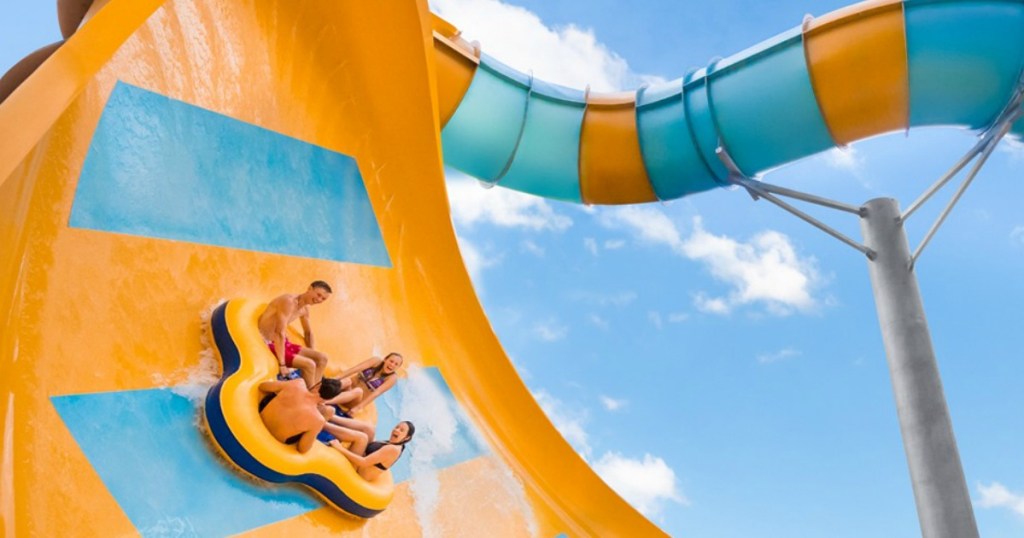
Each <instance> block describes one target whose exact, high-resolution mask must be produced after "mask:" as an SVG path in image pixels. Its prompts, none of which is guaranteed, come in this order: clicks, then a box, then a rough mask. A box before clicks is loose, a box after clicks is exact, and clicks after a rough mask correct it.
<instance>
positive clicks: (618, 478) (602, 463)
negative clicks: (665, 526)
mask: <svg viewBox="0 0 1024 538" xmlns="http://www.w3.org/2000/svg"><path fill="white" fill-rule="evenodd" d="M533 397H534V398H535V399H536V400H537V403H538V404H539V405H540V407H541V409H543V410H544V413H545V414H546V415H547V416H548V419H550V420H551V423H552V424H553V425H554V426H555V429H557V430H558V432H559V433H561V434H562V437H564V438H565V440H566V441H568V442H569V444H570V445H571V446H572V447H573V448H574V449H575V450H576V451H577V452H578V453H579V454H580V456H582V457H583V459H584V460H586V461H587V463H588V464H589V465H590V466H591V468H593V469H594V472H596V473H597V474H598V475H599V476H600V477H601V478H602V479H603V480H604V481H605V483H607V484H608V485H609V486H610V487H611V488H612V489H614V490H615V491H616V492H618V494H619V495H622V497H623V498H624V499H626V501H627V502H629V503H630V504H632V505H633V506H634V507H635V508H636V509H637V510H639V511H640V512H641V513H643V514H644V515H646V516H647V517H654V516H657V515H658V514H659V513H660V511H661V510H662V508H663V507H664V505H665V504H666V503H667V502H672V503H676V504H679V505H683V506H688V505H689V504H690V502H689V500H687V499H686V497H684V496H683V494H682V492H681V491H680V490H679V486H678V484H677V480H676V473H675V471H674V470H672V468H671V467H669V466H668V464H667V463H665V460H663V459H661V458H659V457H657V456H653V455H651V454H644V456H643V459H633V458H629V457H626V456H623V455H621V454H618V453H616V452H605V453H604V454H603V455H602V456H601V457H600V458H599V459H598V460H597V461H593V462H591V461H590V456H591V453H592V448H591V446H590V438H589V435H588V434H587V430H586V428H585V425H586V423H587V420H588V418H589V414H588V413H587V410H586V409H582V408H579V407H571V406H568V405H566V404H565V403H563V402H562V401H561V400H559V399H558V398H555V397H554V396H552V395H551V394H549V393H548V392H547V391H544V390H538V391H536V392H534V393H533ZM601 402H602V404H603V405H604V406H605V408H607V409H609V410H612V411H614V410H616V409H620V408H621V407H622V406H624V405H626V404H627V402H626V401H625V400H616V399H614V398H610V397H608V396H601Z"/></svg>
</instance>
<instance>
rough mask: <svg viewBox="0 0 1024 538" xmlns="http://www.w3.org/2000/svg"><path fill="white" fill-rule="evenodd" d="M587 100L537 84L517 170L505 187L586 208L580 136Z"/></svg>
mask: <svg viewBox="0 0 1024 538" xmlns="http://www.w3.org/2000/svg"><path fill="white" fill-rule="evenodd" d="M586 105H587V102H586V95H585V94H584V93H583V92H581V91H578V90H574V89H571V88H565V87H563V86H557V85H555V84H549V83H546V82H541V81H538V80H535V81H534V82H533V88H532V90H531V92H530V102H529V106H528V107H527V112H526V124H525V127H524V129H523V136H522V138H521V139H520V141H519V147H518V148H517V150H516V154H515V157H514V158H513V161H512V166H511V167H510V168H509V170H508V173H507V174H506V175H505V177H504V178H503V179H501V180H500V183H499V185H501V186H503V187H508V188H510V189H516V190H519V191H523V192H529V193H532V194H536V195H538V196H543V197H545V198H552V199H556V200H564V201H567V202H577V203H580V202H582V195H581V194H580V173H579V154H580V149H579V148H580V130H581V129H582V127H583V112H584V111H585V109H586Z"/></svg>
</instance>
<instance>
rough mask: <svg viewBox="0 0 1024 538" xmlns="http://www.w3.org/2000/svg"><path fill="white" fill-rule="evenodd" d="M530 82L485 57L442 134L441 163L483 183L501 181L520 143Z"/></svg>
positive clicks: (512, 70)
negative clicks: (442, 160)
mask: <svg viewBox="0 0 1024 538" xmlns="http://www.w3.org/2000/svg"><path fill="white" fill-rule="evenodd" d="M529 88H530V79H529V77H527V76H526V75H523V74H522V73H519V72H518V71H515V70H514V69H512V68H510V67H508V66H506V65H504V64H502V63H501V62H499V61H497V60H495V59H493V58H491V57H490V56H487V55H486V54H485V55H483V56H482V57H481V58H480V66H479V67H478V68H477V70H476V74H475V75H474V76H473V81H472V82H471V83H470V85H469V89H467V90H466V95H465V96H463V98H462V102H461V103H459V108H458V110H456V111H455V115H453V116H452V119H451V120H449V121H448V124H447V125H445V128H444V130H443V131H441V147H442V150H443V152H444V161H445V163H447V164H448V165H449V166H454V167H455V168H458V169H459V170H461V171H463V172H465V173H467V174H469V175H471V176H473V177H475V178H478V179H482V180H484V181H488V182H494V181H497V180H499V179H500V177H501V174H502V173H503V172H504V171H505V169H506V167H507V166H508V163H509V161H510V160H511V159H512V155H513V153H514V152H515V150H516V146H517V145H518V144H519V137H520V135H521V134H522V129H523V119H524V115H525V114H526V100H527V95H528V93H529Z"/></svg>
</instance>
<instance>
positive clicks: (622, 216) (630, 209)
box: [598, 206, 682, 249]
mask: <svg viewBox="0 0 1024 538" xmlns="http://www.w3.org/2000/svg"><path fill="white" fill-rule="evenodd" d="M598 220H599V222H600V223H601V224H603V225H604V226H606V227H609V228H613V229H617V228H621V227H623V226H624V227H626V228H627V229H629V230H631V231H633V232H634V233H636V234H638V235H639V236H640V239H641V240H643V241H646V242H649V243H654V244H661V245H666V246H668V247H671V248H674V249H677V248H679V246H680V245H681V244H682V238H681V237H680V235H679V230H678V229H677V228H676V225H675V223H674V222H672V220H671V219H669V218H668V216H667V215H665V214H664V213H662V212H661V211H659V210H657V209H654V208H651V207H642V206H624V207H616V208H611V209H609V210H607V211H602V212H601V213H599V216H598Z"/></svg>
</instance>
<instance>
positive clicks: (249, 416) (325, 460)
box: [204, 299, 395, 518]
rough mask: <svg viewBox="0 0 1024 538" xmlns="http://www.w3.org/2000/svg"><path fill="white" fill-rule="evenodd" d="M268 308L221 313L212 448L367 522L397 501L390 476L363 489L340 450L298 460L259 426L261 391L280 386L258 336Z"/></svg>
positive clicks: (235, 303)
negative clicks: (272, 382) (262, 387)
mask: <svg viewBox="0 0 1024 538" xmlns="http://www.w3.org/2000/svg"><path fill="white" fill-rule="evenodd" d="M263 306H264V305H263V304H261V303H259V302H256V301H250V300H245V299H235V300H231V301H228V302H226V303H224V304H222V305H220V306H218V307H217V308H216V309H215V310H214V312H213V315H212V316H211V319H210V328H211V332H212V334H213V338H214V344H215V346H214V347H215V349H216V353H217V355H218V356H219V357H220V360H221V363H222V364H223V365H224V371H223V374H222V375H221V378H220V380H219V381H218V382H217V383H216V384H215V385H214V386H213V387H211V388H210V391H209V392H208V393H207V395H206V408H205V411H204V415H205V417H206V422H207V425H208V430H209V432H210V436H211V437H212V438H213V441H214V443H215V445H216V446H217V447H218V448H219V449H220V450H221V452H223V454H224V455H225V456H226V457H227V458H228V459H229V460H230V461H231V462H232V463H234V464H235V465H237V466H238V467H240V468H241V469H242V470H244V471H245V472H247V473H249V474H252V475H253V476H256V477H258V478H262V479H263V480H267V481H269V482H276V483H288V482H294V483H299V484H303V485H305V486H307V487H309V488H311V489H312V490H313V491H315V492H316V493H317V494H318V495H320V496H321V497H323V498H324V500H326V501H327V502H328V503H329V504H331V505H333V506H334V507H336V508H338V509H339V510H341V511H343V512H346V513H348V514H351V515H354V516H357V517H362V518H370V517H373V516H375V515H377V514H379V513H380V512H381V511H383V510H384V509H385V508H386V507H387V506H388V504H389V503H390V502H391V499H392V497H393V496H394V489H395V488H394V482H393V480H392V477H391V473H390V472H384V473H381V475H380V476H379V477H377V479H375V480H373V481H366V480H364V479H363V478H362V477H360V476H359V475H358V474H357V473H356V470H355V468H354V467H353V466H352V464H351V463H349V461H348V460H347V459H346V458H345V457H344V456H343V455H341V454H340V453H339V452H337V451H336V450H334V449H332V448H329V447H327V446H326V445H323V444H322V443H314V445H313V448H312V449H310V451H309V452H307V453H305V454H300V453H299V452H298V451H297V450H296V449H295V447H294V446H288V445H285V444H283V443H280V442H278V441H277V440H276V439H274V437H273V436H271V435H270V432H269V431H268V430H267V428H266V427H265V426H264V425H263V421H262V420H261V419H260V415H259V412H258V411H257V405H258V403H259V398H260V391H259V385H260V383H262V382H264V381H268V380H272V379H275V378H276V374H277V367H276V363H275V361H274V357H273V355H272V354H271V353H270V351H269V350H268V349H267V346H266V344H264V342H263V338H262V337H261V336H260V334H259V330H258V329H257V320H258V319H259V315H260V312H261V311H262V309H263Z"/></svg>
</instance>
